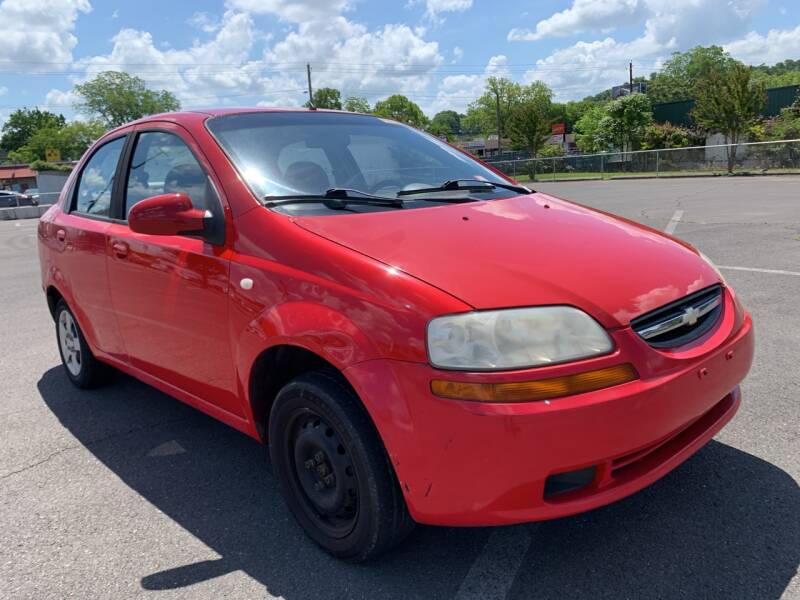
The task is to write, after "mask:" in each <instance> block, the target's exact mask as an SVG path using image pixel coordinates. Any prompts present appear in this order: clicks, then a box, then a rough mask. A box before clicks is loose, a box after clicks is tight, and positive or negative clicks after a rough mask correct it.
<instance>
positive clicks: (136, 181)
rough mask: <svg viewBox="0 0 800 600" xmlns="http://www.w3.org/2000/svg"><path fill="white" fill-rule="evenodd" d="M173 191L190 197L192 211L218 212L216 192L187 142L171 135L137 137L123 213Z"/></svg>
mask: <svg viewBox="0 0 800 600" xmlns="http://www.w3.org/2000/svg"><path fill="white" fill-rule="evenodd" d="M176 192H180V193H183V194H186V195H187V196H189V198H191V200H192V205H193V206H194V207H195V208H199V209H201V210H206V209H208V210H210V211H211V212H212V213H216V212H217V206H218V205H219V200H218V198H217V195H216V192H215V191H214V188H213V186H212V185H211V181H210V180H209V178H208V176H207V175H206V173H205V171H203V168H202V167H201V166H200V163H199V162H197V159H196V158H195V157H194V154H192V152H191V150H189V147H188V146H187V145H186V143H185V142H184V141H183V140H182V139H181V138H179V137H178V136H177V135H174V134H172V133H164V132H157V131H146V132H144V133H141V134H139V137H138V139H137V140H136V150H135V151H134V153H133V160H132V161H131V167H130V171H129V172H128V179H127V186H126V189H125V214H126V215H127V214H128V211H130V209H131V207H133V205H134V204H136V203H137V202H141V201H142V200H144V199H146V198H151V197H152V196H157V195H159V194H173V193H176Z"/></svg>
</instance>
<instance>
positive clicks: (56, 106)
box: [43, 88, 78, 112]
mask: <svg viewBox="0 0 800 600" xmlns="http://www.w3.org/2000/svg"><path fill="white" fill-rule="evenodd" d="M77 101H78V96H77V95H76V94H75V93H74V92H73V91H72V90H69V91H64V90H59V89H55V88H54V89H51V90H50V91H48V92H47V94H46V95H45V98H44V105H43V108H45V109H47V110H51V109H52V110H54V111H55V112H58V111H60V110H65V109H66V108H68V107H71V106H73V105H74V104H75V102H77Z"/></svg>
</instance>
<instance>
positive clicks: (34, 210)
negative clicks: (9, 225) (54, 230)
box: [0, 204, 52, 221]
mask: <svg viewBox="0 0 800 600" xmlns="http://www.w3.org/2000/svg"><path fill="white" fill-rule="evenodd" d="M51 206H52V204H40V205H39V206H12V207H11V208H0V221H13V220H14V219H38V218H39V217H41V216H42V215H43V214H44V213H45V212H46V211H47V209H48V208H50V207H51Z"/></svg>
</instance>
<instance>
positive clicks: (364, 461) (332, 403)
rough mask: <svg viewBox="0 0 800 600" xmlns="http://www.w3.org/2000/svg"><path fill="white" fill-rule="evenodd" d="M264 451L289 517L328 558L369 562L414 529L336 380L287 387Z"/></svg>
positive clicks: (367, 424) (304, 380)
mask: <svg viewBox="0 0 800 600" xmlns="http://www.w3.org/2000/svg"><path fill="white" fill-rule="evenodd" d="M269 449H270V457H271V460H272V466H273V471H274V473H275V475H276V477H277V478H278V481H279V483H280V486H281V490H282V492H283V495H284V498H285V499H286V503H287V504H288V506H289V509H290V510H291V511H292V514H293V515H294V517H295V518H296V519H297V521H298V522H299V524H300V525H301V526H302V528H303V529H304V530H305V532H306V533H307V534H308V535H309V537H311V538H312V539H313V540H314V541H315V542H317V543H318V544H319V545H320V546H322V547H323V548H324V549H325V550H327V551H328V552H329V553H331V554H333V555H334V556H336V557H338V558H344V559H348V560H351V561H354V562H361V561H365V560H368V559H370V558H374V557H375V556H378V555H379V554H381V553H383V552H385V551H387V550H389V549H390V548H392V547H393V546H395V545H397V544H399V543H400V542H401V541H402V540H403V539H404V538H405V537H406V536H407V535H408V534H409V533H410V532H411V530H412V529H413V526H414V522H413V521H412V520H411V517H410V516H409V514H408V510H407V508H406V504H405V500H404V499H403V496H402V493H401V491H400V487H399V485H398V483H397V479H396V478H395V475H394V471H393V469H392V466H391V465H390V464H389V459H388V457H387V455H386V451H385V450H384V448H383V444H382V443H381V440H380V437H379V436H378V433H377V431H376V430H375V427H374V425H373V424H372V421H371V420H370V418H369V416H368V415H367V413H366V411H365V409H364V408H363V406H362V405H361V403H360V401H359V400H358V398H357V397H356V396H355V394H354V393H353V391H352V390H351V389H350V388H349V387H348V386H347V385H346V384H344V383H343V382H341V381H340V380H339V379H337V378H335V377H333V376H331V375H329V374H327V373H321V372H319V373H309V374H306V375H302V376H300V377H298V378H296V379H294V380H292V381H291V382H289V383H288V384H287V385H286V386H285V387H284V388H283V389H282V390H281V391H280V392H279V393H278V396H277V398H276V399H275V402H274V404H273V406H272V411H271V413H270V420H269Z"/></svg>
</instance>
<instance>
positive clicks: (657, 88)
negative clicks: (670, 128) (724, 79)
mask: <svg viewBox="0 0 800 600" xmlns="http://www.w3.org/2000/svg"><path fill="white" fill-rule="evenodd" d="M737 64H741V63H740V62H739V61H737V60H736V59H734V58H732V57H731V55H730V54H728V53H727V52H725V50H723V49H722V48H721V47H720V46H696V47H694V48H692V49H691V50H687V51H686V52H674V53H673V54H672V58H670V59H669V60H668V61H667V62H666V63H664V67H663V68H662V70H661V72H659V73H653V74H652V75H651V76H650V81H649V82H648V84H647V95H648V97H649V98H650V101H651V102H652V103H653V104H658V103H661V102H675V101H677V100H688V99H691V98H694V97H695V95H696V92H697V86H698V84H699V83H700V82H702V81H705V80H706V79H708V77H710V76H711V74H712V73H720V72H724V71H728V70H729V69H731V68H733V66H734V65H737Z"/></svg>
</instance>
